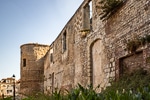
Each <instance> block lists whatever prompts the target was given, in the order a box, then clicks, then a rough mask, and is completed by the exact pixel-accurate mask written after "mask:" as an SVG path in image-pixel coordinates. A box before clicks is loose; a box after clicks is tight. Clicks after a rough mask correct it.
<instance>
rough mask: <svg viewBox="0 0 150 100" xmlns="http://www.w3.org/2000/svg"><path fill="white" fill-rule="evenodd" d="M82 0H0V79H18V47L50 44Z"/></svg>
mask: <svg viewBox="0 0 150 100" xmlns="http://www.w3.org/2000/svg"><path fill="white" fill-rule="evenodd" d="M82 2H83V0H0V79H2V78H7V77H11V76H12V75H13V74H15V75H16V78H17V79H19V78H20V46H21V45H22V44H26V43H39V44H49V45H50V44H51V43H52V42H53V41H54V40H55V39H56V37H57V36H58V34H59V33H60V31H61V30H62V29H63V27H64V26H65V24H66V23H67V22H68V20H69V19H70V18H71V17H72V15H73V14H74V13H75V11H76V10H77V8H78V7H79V6H80V4H81V3H82Z"/></svg>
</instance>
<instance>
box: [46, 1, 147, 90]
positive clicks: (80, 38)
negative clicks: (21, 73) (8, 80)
mask: <svg viewBox="0 0 150 100" xmlns="http://www.w3.org/2000/svg"><path fill="white" fill-rule="evenodd" d="M99 1H100V0H92V19H90V13H89V12H90V7H89V2H90V0H84V1H83V3H82V4H81V6H80V7H79V8H78V9H77V11H76V13H75V14H74V15H73V16H72V18H71V19H70V20H69V22H68V23H67V24H66V25H65V26H64V28H63V30H62V31H61V32H60V34H59V36H58V37H57V38H56V40H55V41H54V42H53V44H52V46H51V48H52V49H53V61H52V62H50V60H47V61H45V63H44V64H45V66H47V65H48V67H45V68H47V69H48V70H49V74H50V76H51V77H49V79H48V76H49V75H46V79H47V80H45V81H44V83H45V86H48V87H51V88H49V90H47V89H46V87H45V89H44V90H45V91H52V90H54V89H55V88H59V89H60V88H68V89H69V88H71V87H74V86H76V85H77V84H78V83H80V84H82V85H84V86H86V85H88V84H90V83H92V84H93V86H94V87H96V86H97V85H98V84H100V85H101V87H106V86H108V85H110V83H109V80H110V79H117V78H118V77H119V75H120V74H122V73H124V71H123V70H122V69H123V66H122V64H123V63H126V64H127V65H128V67H131V66H132V65H133V67H132V68H131V69H130V70H131V71H132V69H134V67H135V66H139V65H140V66H141V67H144V68H146V69H149V62H147V59H148V58H149V56H150V52H149V44H146V46H143V47H140V48H138V50H137V51H136V52H137V53H136V52H135V54H133V53H131V52H129V51H127V50H126V49H127V42H128V41H129V40H132V39H134V38H135V37H137V36H144V35H145V34H150V1H148V0H126V2H125V3H124V4H123V5H122V6H121V7H120V8H118V9H117V10H116V12H115V13H114V14H113V15H111V16H110V17H109V18H108V19H107V20H100V13H101V12H102V9H100V8H99V7H98V6H101V5H100V4H99V3H98V2H99ZM91 22H92V23H91ZM91 26H92V27H91ZM64 39H66V41H64ZM64 43H66V44H64ZM64 45H66V49H65V50H63V46H64ZM138 52H140V53H138ZM49 57H50V55H49V56H48V58H49ZM135 58H136V59H135ZM139 60H140V62H139ZM148 61H149V60H148ZM137 62H139V63H137ZM49 63H50V64H49ZM48 70H44V71H48ZM46 73H47V74H48V72H46ZM46 82H49V83H51V84H49V83H48V84H46Z"/></svg>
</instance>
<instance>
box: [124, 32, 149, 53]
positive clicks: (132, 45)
mask: <svg viewBox="0 0 150 100" xmlns="http://www.w3.org/2000/svg"><path fill="white" fill-rule="evenodd" d="M147 43H150V35H145V36H144V37H136V38H134V39H132V40H129V41H128V42H127V44H126V49H127V50H128V51H129V52H131V53H133V52H135V51H136V50H137V49H138V48H139V47H140V46H144V45H145V44H147Z"/></svg>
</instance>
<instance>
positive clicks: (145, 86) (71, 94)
mask: <svg viewBox="0 0 150 100" xmlns="http://www.w3.org/2000/svg"><path fill="white" fill-rule="evenodd" d="M149 81H150V73H149V72H148V71H146V70H144V69H142V68H139V69H137V70H135V71H134V72H133V73H129V74H127V73H125V74H122V76H121V78H120V79H119V80H118V81H116V82H111V86H109V87H107V88H106V89H105V90H103V91H102V92H101V93H97V92H96V90H97V89H98V88H99V87H100V86H97V87H96V88H93V86H92V85H88V86H87V87H83V86H82V85H80V84H78V86H77V87H75V88H74V89H72V90H71V91H67V93H65V94H64V93H63V91H62V90H59V91H54V92H53V93H52V94H51V95H45V94H41V93H38V94H37V95H35V96H32V97H28V98H25V99H23V100H150V84H149Z"/></svg>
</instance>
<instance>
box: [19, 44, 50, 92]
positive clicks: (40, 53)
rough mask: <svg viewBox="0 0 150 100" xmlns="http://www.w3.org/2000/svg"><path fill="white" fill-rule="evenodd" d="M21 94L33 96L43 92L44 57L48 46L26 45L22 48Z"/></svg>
mask: <svg viewBox="0 0 150 100" xmlns="http://www.w3.org/2000/svg"><path fill="white" fill-rule="evenodd" d="M20 48H21V65H20V67H21V68H20V70H21V80H20V81H21V84H20V92H21V94H23V95H24V94H25V95H31V94H34V93H36V92H39V91H43V86H44V83H43V76H44V69H43V65H44V56H45V54H46V53H47V51H48V50H49V46H48V45H41V44H33V43H31V44H30V43H29V44H24V45H22V46H21V47H20Z"/></svg>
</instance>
